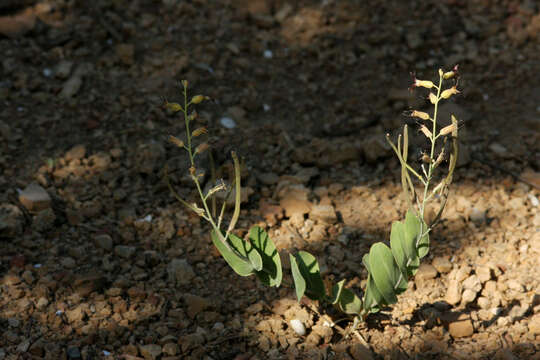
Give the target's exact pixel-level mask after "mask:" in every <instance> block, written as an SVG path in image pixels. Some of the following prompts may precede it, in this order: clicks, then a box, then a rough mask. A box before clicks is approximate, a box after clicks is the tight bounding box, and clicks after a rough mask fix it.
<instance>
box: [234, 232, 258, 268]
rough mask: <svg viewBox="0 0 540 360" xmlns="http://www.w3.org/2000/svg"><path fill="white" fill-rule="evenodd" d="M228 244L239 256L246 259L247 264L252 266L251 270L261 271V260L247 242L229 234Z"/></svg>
mask: <svg viewBox="0 0 540 360" xmlns="http://www.w3.org/2000/svg"><path fill="white" fill-rule="evenodd" d="M229 240H230V241H229V243H230V244H232V245H233V247H234V248H235V250H236V251H238V252H239V253H240V254H241V255H243V256H245V257H247V258H248V259H249V262H250V263H251V265H252V266H253V270H255V271H261V270H262V258H261V255H259V253H258V252H257V250H256V249H255V248H254V247H253V246H252V245H251V243H250V242H249V241H245V240H243V239H240V238H239V237H238V236H236V235H234V234H232V233H231V234H229Z"/></svg>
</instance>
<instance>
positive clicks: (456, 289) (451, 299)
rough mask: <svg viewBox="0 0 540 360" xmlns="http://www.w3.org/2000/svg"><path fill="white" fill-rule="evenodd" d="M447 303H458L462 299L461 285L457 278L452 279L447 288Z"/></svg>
mask: <svg viewBox="0 0 540 360" xmlns="http://www.w3.org/2000/svg"><path fill="white" fill-rule="evenodd" d="M444 299H445V300H446V302H447V303H449V304H451V305H456V304H457V303H459V302H460V301H461V285H460V283H459V281H457V280H450V281H449V283H448V288H447V290H446V297H445V298H444Z"/></svg>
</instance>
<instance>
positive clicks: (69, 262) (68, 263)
mask: <svg viewBox="0 0 540 360" xmlns="http://www.w3.org/2000/svg"><path fill="white" fill-rule="evenodd" d="M60 265H62V266H63V267H65V268H66V269H73V268H74V267H75V266H77V263H76V262H75V260H74V259H73V258H71V257H65V258H62V260H60Z"/></svg>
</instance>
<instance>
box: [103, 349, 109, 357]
mask: <svg viewBox="0 0 540 360" xmlns="http://www.w3.org/2000/svg"><path fill="white" fill-rule="evenodd" d="M109 355H111V352H110V351H107V350H103V356H109Z"/></svg>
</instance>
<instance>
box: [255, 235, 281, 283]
mask: <svg viewBox="0 0 540 360" xmlns="http://www.w3.org/2000/svg"><path fill="white" fill-rule="evenodd" d="M249 239H250V240H251V244H252V245H253V247H254V248H255V249H256V250H257V252H258V253H259V255H260V256H261V258H262V267H263V271H257V273H256V274H257V277H258V278H259V279H260V280H261V281H262V282H263V284H265V285H268V286H276V287H278V286H279V285H281V280H282V279H283V272H282V269H281V259H280V257H279V253H278V251H277V249H276V245H275V244H274V242H273V241H272V239H270V237H269V236H268V234H267V233H266V231H264V229H262V228H260V227H259V226H253V227H252V228H251V229H250V231H249Z"/></svg>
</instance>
